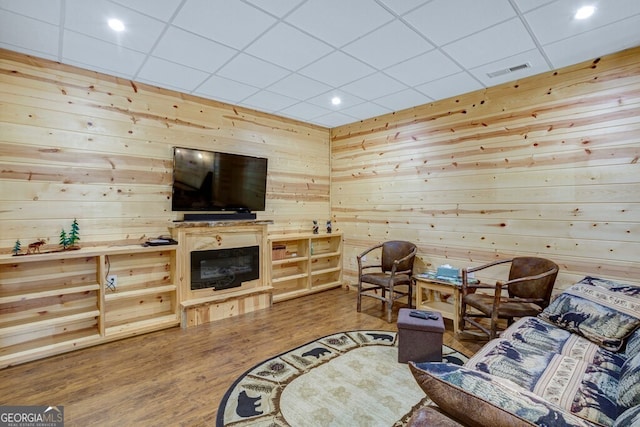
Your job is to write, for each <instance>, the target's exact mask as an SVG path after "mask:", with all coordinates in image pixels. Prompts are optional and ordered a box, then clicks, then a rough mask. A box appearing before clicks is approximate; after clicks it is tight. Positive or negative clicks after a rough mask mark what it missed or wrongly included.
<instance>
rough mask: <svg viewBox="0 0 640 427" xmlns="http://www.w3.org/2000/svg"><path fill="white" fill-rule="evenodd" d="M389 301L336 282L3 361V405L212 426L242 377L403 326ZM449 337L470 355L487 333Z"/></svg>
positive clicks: (109, 421) (110, 419)
mask: <svg viewBox="0 0 640 427" xmlns="http://www.w3.org/2000/svg"><path fill="white" fill-rule="evenodd" d="M397 313H398V307H394V321H393V322H392V323H387V322H386V320H385V317H386V315H385V311H384V310H383V309H382V306H381V304H380V303H379V302H378V301H375V300H373V299H371V298H365V299H364V300H363V311H362V313H357V312H356V294H355V292H353V291H348V290H346V289H334V290H330V291H326V292H322V293H319V294H315V295H310V296H306V297H304V298H298V299H295V300H289V301H284V302H281V303H278V304H275V305H274V306H273V307H271V308H269V309H266V310H261V311H257V312H254V313H249V314H245V315H242V316H237V317H232V318H229V319H225V320H221V321H218V322H214V323H210V324H206V325H201V326H198V327H194V328H190V329H180V328H172V329H167V330H163V331H159V332H154V333H150V334H146V335H142V336H138V337H133V338H129V339H125V340H122V341H117V342H112V343H108V344H103V345H100V346H96V347H92V348H88V349H83V350H78V351H75V352H72V353H67V354H64V355H59V356H54V357H50V358H47V359H43V360H39V361H35V362H30V363H27V364H24V365H18V366H13V367H10V368H7V369H4V370H0V405H63V406H64V413H65V414H64V415H65V425H67V426H94V425H100V426H176V425H182V426H213V425H215V417H216V411H217V409H218V404H219V403H220V400H221V398H222V396H223V395H224V393H225V391H226V390H227V388H228V387H229V386H230V385H231V384H232V383H233V381H234V380H235V379H236V378H237V377H238V376H240V375H241V374H242V373H244V372H245V371H246V370H248V369H250V368H251V367H253V366H254V365H256V364H257V363H259V362H261V361H263V360H264V359H266V358H268V357H271V356H274V355H277V354H279V353H282V352H284V351H286V350H289V349H291V348H294V347H297V346H299V345H302V344H304V343H306V342H309V341H312V340H314V339H317V338H320V337H322V336H325V335H329V334H332V333H335V332H340V331H348V330H358V329H380V330H388V331H395V330H397V328H396V324H395V321H396V318H395V316H397ZM446 328H447V330H446V333H445V336H444V343H445V344H447V345H449V346H451V347H453V348H455V349H457V350H458V351H460V352H462V353H464V354H466V355H471V354H473V353H474V352H475V351H477V350H478V349H479V348H480V347H481V346H482V345H483V342H482V341H458V340H456V339H455V338H454V337H453V332H452V331H453V325H452V324H451V322H450V321H448V320H447V321H446Z"/></svg>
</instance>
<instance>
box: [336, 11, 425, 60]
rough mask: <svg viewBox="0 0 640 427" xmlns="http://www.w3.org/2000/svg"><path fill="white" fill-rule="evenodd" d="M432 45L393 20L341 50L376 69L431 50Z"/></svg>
mask: <svg viewBox="0 0 640 427" xmlns="http://www.w3.org/2000/svg"><path fill="white" fill-rule="evenodd" d="M433 48H434V46H433V45H432V44H431V43H429V42H428V41H426V40H425V39H424V38H423V37H422V36H420V35H419V34H417V33H416V32H415V31H413V30H412V29H410V28H408V27H407V26H406V25H404V24H403V23H402V22H400V21H398V20H394V21H392V22H390V23H389V24H386V25H385V26H383V27H381V28H378V29H377V30H375V31H374V32H372V33H370V34H367V35H366V36H364V37H362V38H360V39H358V40H356V41H354V42H353V43H351V44H349V45H347V46H345V47H344V48H343V49H342V50H343V51H344V52H347V53H349V54H351V55H353V56H355V57H356V58H358V59H360V60H361V61H364V62H366V63H368V64H370V65H372V66H374V67H376V68H378V69H383V68H386V67H389V66H391V65H393V64H396V63H398V62H402V61H404V60H406V59H409V58H411V57H414V56H416V55H418V54H420V53H423V52H426V51H428V50H432V49H433Z"/></svg>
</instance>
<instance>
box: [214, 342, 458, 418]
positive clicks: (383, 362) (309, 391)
mask: <svg viewBox="0 0 640 427" xmlns="http://www.w3.org/2000/svg"><path fill="white" fill-rule="evenodd" d="M397 341H398V340H397V333H396V332H389V331H351V332H341V333H337V334H333V335H329V336H326V337H324V338H320V339H318V340H316V341H313V342H310V343H308V344H305V345H303V346H300V347H298V348H296V349H293V350H290V351H288V352H286V353H283V354H281V355H279V356H276V357H273V358H271V359H268V360H266V361H264V362H262V363H260V364H258V365H257V366H256V367H254V368H252V369H250V370H249V371H247V372H246V373H245V374H244V375H242V376H241V377H240V378H239V379H238V380H236V382H235V383H234V384H233V385H232V386H231V388H229V390H227V392H226V393H225V395H224V397H223V399H222V402H220V406H219V408H218V413H217V418H216V426H217V427H223V426H265V427H266V426H271V427H274V426H291V427H304V426H314V427H316V426H349V427H352V426H390V427H391V426H402V425H404V424H405V423H406V422H407V421H408V419H409V417H410V416H411V413H412V412H413V411H414V410H415V409H416V408H418V407H421V406H424V405H426V404H428V403H429V402H430V401H429V399H428V398H427V397H426V395H425V394H424V392H423V391H422V389H420V387H419V386H418V384H417V383H416V381H415V380H414V378H413V375H411V372H410V371H409V367H408V366H407V365H406V364H404V363H398V342H397ZM442 359H443V361H444V362H449V363H456V364H459V365H462V364H463V363H464V362H466V361H467V357H466V356H464V355H463V354H461V353H459V352H457V351H455V350H453V349H452V348H450V347H447V346H443V347H442Z"/></svg>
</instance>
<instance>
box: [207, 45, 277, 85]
mask: <svg viewBox="0 0 640 427" xmlns="http://www.w3.org/2000/svg"><path fill="white" fill-rule="evenodd" d="M217 74H218V75H219V76H221V77H225V78H228V79H232V80H235V81H238V82H240V83H246V84H248V85H251V86H257V87H266V86H269V85H271V84H273V83H275V82H276V81H277V80H280V79H281V78H283V77H284V76H286V75H287V74H289V71H287V70H285V69H284V68H281V67H278V66H276V65H273V64H270V63H268V62H265V61H263V60H262V59H258V58H254V57H253V56H249V55H245V54H244V53H242V54H240V55H238V56H236V57H235V58H233V59H232V60H231V61H230V62H229V63H227V64H226V65H225V66H224V67H222V69H221V70H220V71H218V73H217Z"/></svg>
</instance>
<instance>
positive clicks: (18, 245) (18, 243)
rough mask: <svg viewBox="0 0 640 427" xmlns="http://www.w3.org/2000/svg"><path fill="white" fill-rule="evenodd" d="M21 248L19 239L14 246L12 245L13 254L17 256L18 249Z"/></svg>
mask: <svg viewBox="0 0 640 427" xmlns="http://www.w3.org/2000/svg"><path fill="white" fill-rule="evenodd" d="M21 248H22V244H21V243H20V239H18V240H16V244H15V245H13V249H12V251H13V254H14V255H19V254H20V249H21Z"/></svg>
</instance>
